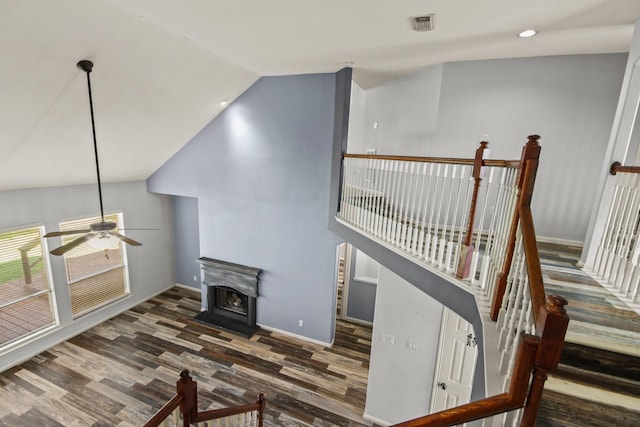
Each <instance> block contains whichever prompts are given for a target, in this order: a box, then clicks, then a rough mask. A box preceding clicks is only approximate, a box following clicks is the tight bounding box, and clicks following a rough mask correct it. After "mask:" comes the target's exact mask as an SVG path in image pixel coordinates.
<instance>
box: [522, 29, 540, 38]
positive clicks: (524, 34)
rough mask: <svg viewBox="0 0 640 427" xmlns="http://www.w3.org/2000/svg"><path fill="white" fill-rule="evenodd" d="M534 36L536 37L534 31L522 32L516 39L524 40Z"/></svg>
mask: <svg viewBox="0 0 640 427" xmlns="http://www.w3.org/2000/svg"><path fill="white" fill-rule="evenodd" d="M535 35H536V30H524V31H523V32H521V33H520V34H518V37H521V38H523V39H525V38H527V37H533V36H535Z"/></svg>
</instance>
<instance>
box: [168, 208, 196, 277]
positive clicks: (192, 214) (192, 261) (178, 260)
mask: <svg viewBox="0 0 640 427" xmlns="http://www.w3.org/2000/svg"><path fill="white" fill-rule="evenodd" d="M172 200H173V218H174V235H175V243H174V244H175V250H174V253H175V254H176V256H175V265H176V283H179V284H181V285H186V286H190V287H193V288H197V289H198V290H200V281H201V278H200V263H198V258H200V227H199V220H198V199H196V198H195V197H180V196H173V197H172Z"/></svg>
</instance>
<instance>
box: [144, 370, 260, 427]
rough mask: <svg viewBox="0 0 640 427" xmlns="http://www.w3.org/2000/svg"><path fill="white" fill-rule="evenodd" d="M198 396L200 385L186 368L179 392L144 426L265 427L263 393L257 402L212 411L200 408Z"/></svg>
mask: <svg viewBox="0 0 640 427" xmlns="http://www.w3.org/2000/svg"><path fill="white" fill-rule="evenodd" d="M197 399H198V385H197V383H196V382H195V381H193V379H192V378H191V376H190V375H189V371H187V370H183V371H182V372H180V379H179V380H178V381H177V383H176V394H175V395H174V396H173V397H172V398H171V399H170V400H169V401H168V402H167V403H165V404H164V406H163V407H162V408H160V410H158V412H156V413H155V415H154V416H153V417H152V418H151V419H150V420H149V421H147V422H146V423H145V424H144V427H178V426H182V427H190V426H196V427H226V426H234V427H262V418H263V415H264V408H265V402H266V401H265V398H264V396H263V395H262V394H260V395H259V396H258V399H257V400H256V402H255V403H250V404H248V405H239V406H233V407H229V408H221V409H213V410H209V411H199V410H198V402H197Z"/></svg>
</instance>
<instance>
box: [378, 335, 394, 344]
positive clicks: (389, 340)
mask: <svg viewBox="0 0 640 427" xmlns="http://www.w3.org/2000/svg"><path fill="white" fill-rule="evenodd" d="M380 341H382V342H386V343H388V344H393V343H394V342H395V341H396V337H394V336H393V335H389V334H382V335H381V336H380Z"/></svg>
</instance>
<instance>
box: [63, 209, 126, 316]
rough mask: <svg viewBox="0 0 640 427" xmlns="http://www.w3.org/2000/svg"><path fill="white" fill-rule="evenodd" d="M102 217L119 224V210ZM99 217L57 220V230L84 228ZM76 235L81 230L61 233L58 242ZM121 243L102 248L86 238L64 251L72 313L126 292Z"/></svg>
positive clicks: (109, 300)
mask: <svg viewBox="0 0 640 427" xmlns="http://www.w3.org/2000/svg"><path fill="white" fill-rule="evenodd" d="M104 219H105V221H112V222H115V223H116V224H117V226H118V228H120V227H121V224H122V214H112V215H105V217H104ZM99 221H100V218H99V217H94V218H85V219H81V220H75V221H66V222H63V223H60V231H68V230H77V229H81V230H85V229H88V228H89V226H90V225H91V224H93V223H95V222H99ZM80 236H82V234H74V235H68V236H63V238H62V243H63V244H67V243H69V242H71V241H73V240H74V239H77V238H78V237H80ZM124 246H125V245H124V244H123V243H122V242H121V243H120V244H119V245H118V246H117V248H116V249H106V250H103V249H98V248H95V247H93V246H91V241H89V242H86V243H83V244H81V245H80V246H77V247H76V248H74V249H72V250H70V251H69V252H67V253H65V254H64V259H65V264H66V267H67V282H68V283H69V294H70V296H71V312H72V314H73V316H74V317H75V316H79V315H82V314H85V313H88V312H89V311H92V310H95V309H96V308H99V307H102V306H103V305H105V304H107V303H109V302H111V301H114V300H117V299H119V298H122V297H124V296H126V295H129V284H128V279H127V277H128V273H127V265H126V262H125V260H126V254H125V247H124Z"/></svg>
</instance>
